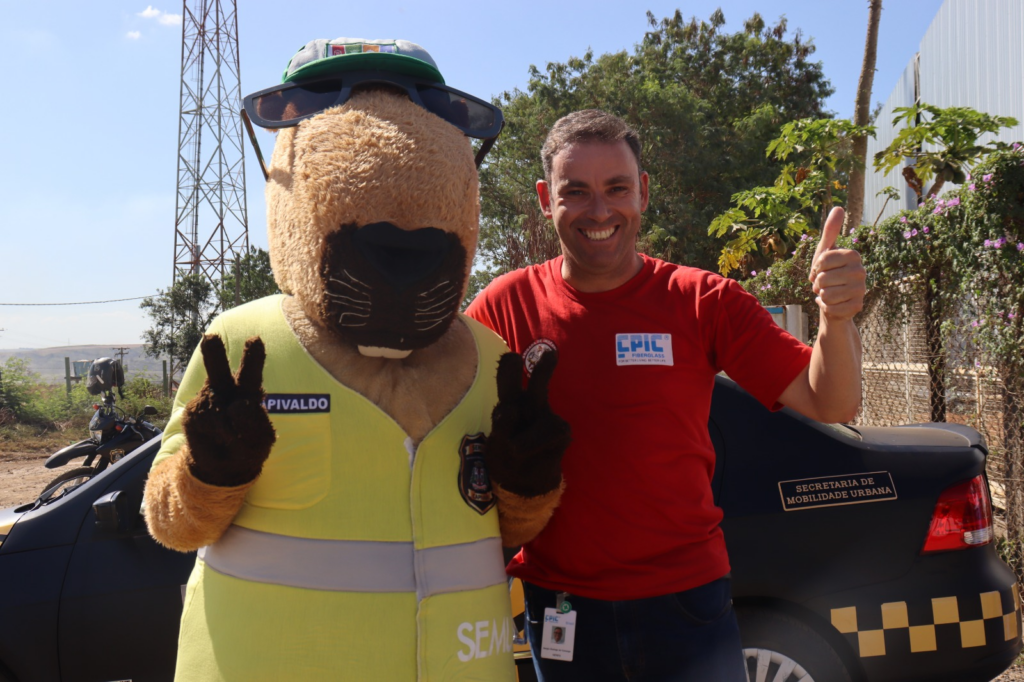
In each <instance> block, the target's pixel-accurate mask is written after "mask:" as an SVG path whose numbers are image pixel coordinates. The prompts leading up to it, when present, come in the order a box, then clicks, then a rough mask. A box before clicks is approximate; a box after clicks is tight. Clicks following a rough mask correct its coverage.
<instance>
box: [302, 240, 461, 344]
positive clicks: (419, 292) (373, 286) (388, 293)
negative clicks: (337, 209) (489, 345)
mask: <svg viewBox="0 0 1024 682" xmlns="http://www.w3.org/2000/svg"><path fill="white" fill-rule="evenodd" d="M466 259H467V254H466V249H465V247H463V246H462V243H461V242H460V241H459V239H458V236H457V235H455V234H452V233H450V232H445V231H443V230H440V229H438V228H434V227H424V228H420V229H416V230H403V229H400V228H398V227H396V226H395V225H393V224H391V223H389V222H381V223H374V224H372V225H366V226H364V227H355V226H349V227H343V228H342V229H341V230H339V231H337V232H334V233H331V234H330V235H328V236H327V239H326V242H325V248H324V252H323V257H322V260H321V266H320V272H321V278H322V280H323V287H324V289H323V298H322V300H321V306H322V313H321V319H323V320H324V321H325V323H326V324H327V325H328V326H329V327H330V328H332V329H334V330H335V331H336V332H337V333H338V335H339V336H342V337H345V338H348V339H350V340H351V341H352V342H353V343H355V344H356V345H358V346H359V348H360V351H361V352H363V354H364V355H366V354H371V355H376V353H374V352H367V351H365V350H364V349H368V348H390V349H394V350H398V351H412V350H416V349H419V348H426V347H427V346H429V345H431V344H433V343H434V342H435V341H437V340H438V339H439V338H441V337H442V336H443V335H444V333H445V332H446V331H447V330H448V327H449V325H450V324H451V323H452V321H453V320H454V319H455V315H456V313H457V312H458V307H459V302H460V300H461V299H462V292H463V286H464V283H465V273H466ZM406 354H407V353H406Z"/></svg>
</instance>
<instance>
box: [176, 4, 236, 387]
mask: <svg viewBox="0 0 1024 682" xmlns="http://www.w3.org/2000/svg"><path fill="white" fill-rule="evenodd" d="M240 81H241V75H240V67H239V58H238V14H237V6H236V0H183V3H182V26H181V90H180V97H179V100H180V101H179V118H178V189H177V204H176V208H175V216H174V280H175V281H177V279H178V278H179V277H182V276H185V275H192V274H202V275H204V276H205V277H206V278H208V279H209V280H210V282H212V283H213V284H214V286H215V287H217V286H218V285H219V284H220V282H221V280H223V278H224V274H225V269H226V267H227V266H228V264H230V262H231V260H232V259H233V257H234V256H235V255H236V254H239V253H241V254H244V253H246V252H247V251H248V249H249V218H248V212H247V209H246V203H245V147H244V145H243V132H242V122H241V119H240V118H239V116H238V112H239V110H240V109H241V104H242V95H241V83H240ZM197 315H198V311H195V312H193V320H192V321H193V323H194V322H195V321H196V320H195V317H196V316H197ZM185 323H186V320H178V319H174V320H172V322H171V327H172V329H171V336H172V338H173V337H174V336H175V334H176V333H177V332H178V330H179V329H181V328H182V327H183V326H184V324H185ZM184 350H185V351H186V352H191V350H192V349H191V348H189V349H184ZM173 355H178V353H173ZM173 355H172V358H171V380H172V381H173V380H174V377H175V376H176V374H177V373H178V372H179V371H180V369H181V367H180V364H181V363H179V362H178V361H177V360H175V358H174V357H173Z"/></svg>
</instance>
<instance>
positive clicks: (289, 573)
mask: <svg viewBox="0 0 1024 682" xmlns="http://www.w3.org/2000/svg"><path fill="white" fill-rule="evenodd" d="M245 112H246V113H247V114H248V117H249V118H250V119H251V120H252V122H253V123H255V124H257V125H260V126H264V127H268V128H276V129H278V135H277V140H276V143H275V148H274V154H273V158H272V160H271V163H270V165H269V167H268V168H267V169H266V171H265V172H266V173H267V190H266V195H267V213H268V230H269V242H270V257H271V264H272V265H273V269H274V276H275V278H276V279H277V282H278V283H279V285H280V286H281V289H282V291H284V292H285V293H284V294H283V295H279V296H271V297H268V298H264V299H261V300H258V301H254V302H251V303H248V304H246V305H243V306H241V307H238V308H234V309H232V310H229V311H227V312H225V313H223V314H222V315H220V316H219V317H218V318H217V319H216V321H214V323H213V324H212V326H211V327H210V329H209V331H208V333H207V335H206V336H205V338H204V340H203V342H202V344H201V345H200V348H199V349H197V350H196V352H195V354H194V355H193V356H192V360H191V362H189V364H188V369H187V371H186V372H185V375H184V377H183V380H182V384H181V388H180V389H179V391H178V394H177V398H176V399H175V403H174V411H173V414H172V416H171V420H170V423H169V424H168V426H167V430H166V432H165V434H164V440H163V444H162V447H161V449H160V452H159V454H158V456H157V458H156V460H155V462H154V464H153V470H152V472H151V474H150V478H149V482H148V484H147V487H146V498H145V499H146V502H145V507H146V519H147V522H148V524H149V528H150V532H151V533H152V534H153V536H154V537H155V538H156V539H157V540H158V541H159V542H161V543H162V544H164V545H166V546H168V547H171V548H174V549H178V550H182V551H191V550H195V549H199V556H198V559H197V561H196V567H195V570H194V571H193V573H192V576H191V578H190V579H189V582H188V588H187V591H186V596H185V605H184V614H183V616H182V623H181V635H180V640H179V653H178V661H177V671H176V675H177V678H176V679H178V680H182V681H188V682H197V681H198V682H208V681H210V682H212V681H219V680H225V681H231V682H234V681H239V682H242V681H244V682H255V681H258V680H273V681H275V682H280V681H281V680H303V681H304V682H306V681H310V680H331V681H332V682H333V681H335V680H360V681H364V680H373V681H377V680H381V681H385V682H397V681H404V680H410V681H411V680H419V681H428V680H429V681H434V680H480V681H486V682H495V681H499V680H512V679H514V677H515V671H514V665H513V661H512V655H511V640H512V637H513V636H514V632H513V631H514V629H515V628H514V625H513V624H512V620H511V618H510V607H509V595H508V585H507V582H506V577H505V573H504V566H503V562H502V551H501V543H502V540H504V542H505V544H506V545H508V546H514V545H516V544H519V543H522V542H524V541H526V540H528V539H530V538H531V537H532V536H533V535H535V534H536V533H537V532H539V530H540V528H541V527H543V525H544V524H545V523H546V521H547V519H548V518H549V516H550V514H551V513H552V510H553V508H554V506H555V505H556V504H557V501H558V498H559V496H560V494H561V492H560V491H561V463H560V459H561V453H562V451H564V449H565V446H566V445H567V444H568V440H569V433H568V427H567V425H566V424H565V423H564V422H563V421H562V420H561V419H559V418H558V417H557V416H556V415H554V414H553V413H551V411H550V409H549V408H548V406H547V388H546V381H547V379H548V378H549V377H550V375H551V372H552V370H553V368H554V363H555V358H554V357H553V356H550V357H547V358H546V361H544V362H542V365H543V367H542V368H541V369H539V370H535V371H534V372H533V375H532V376H531V378H530V381H529V383H528V384H527V385H526V386H525V388H524V384H523V378H524V374H523V371H522V361H521V359H520V358H519V356H517V355H511V354H508V355H504V356H503V354H505V353H507V348H506V347H505V345H504V343H503V342H502V341H501V340H500V339H499V338H498V337H497V336H495V335H494V334H493V333H492V332H490V331H489V330H487V329H486V328H484V327H483V326H481V325H480V324H478V323H477V322H475V321H473V320H471V319H469V318H467V317H465V316H462V315H460V314H459V313H458V310H459V304H460V302H461V300H462V298H463V295H464V293H465V290H466V282H467V278H468V275H469V272H470V267H471V263H472V260H473V254H474V251H475V249H476V241H477V232H478V220H479V199H478V191H479V188H478V180H477V173H476V168H475V166H474V154H473V151H472V146H471V144H470V141H469V139H468V138H467V136H473V137H478V138H481V139H484V145H486V147H489V146H490V143H491V142H493V138H494V137H496V136H497V134H498V132H499V131H500V129H501V123H502V119H501V113H500V112H499V111H498V110H497V109H496V108H494V107H493V106H492V105H490V104H488V103H487V102H484V101H482V100H478V99H476V98H473V97H470V96H468V95H465V94H464V93H460V92H458V91H457V90H453V89H452V88H450V87H448V86H446V85H444V81H443V79H442V77H441V74H440V73H439V71H438V69H437V67H436V65H435V64H434V61H433V60H432V59H431V57H430V55H429V54H427V52H426V51H425V50H424V49H423V48H422V47H420V46H418V45H415V44H413V43H409V42H407V41H402V40H357V39H346V38H339V39H336V40H315V41H313V42H311V43H309V44H307V45H306V46H305V47H303V48H302V49H301V50H299V52H298V53H297V54H296V55H295V56H294V57H293V58H292V60H291V62H290V63H289V65H288V68H287V70H286V72H285V77H284V83H283V84H282V85H279V86H276V87H274V88H269V89H267V90H263V91H260V92H258V93H255V94H253V95H250V96H248V97H246V98H245ZM483 153H486V149H483V150H482V152H481V153H480V154H479V155H478V156H481V157H482V155H483ZM233 368H234V369H235V372H234V373H232V369H233ZM496 375H497V380H496ZM499 393H500V398H501V401H500V404H499ZM492 419H493V422H492ZM492 426H493V428H492ZM499 520H500V524H499Z"/></svg>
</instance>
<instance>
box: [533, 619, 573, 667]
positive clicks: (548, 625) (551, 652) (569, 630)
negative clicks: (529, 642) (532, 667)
mask: <svg viewBox="0 0 1024 682" xmlns="http://www.w3.org/2000/svg"><path fill="white" fill-rule="evenodd" d="M575 642H576V612H575V611H569V612H568V613H561V612H560V611H559V610H558V609H552V608H547V609H544V630H543V631H542V632H541V644H540V657H541V658H551V659H554V660H556V661H571V660H572V650H573V646H574V645H575Z"/></svg>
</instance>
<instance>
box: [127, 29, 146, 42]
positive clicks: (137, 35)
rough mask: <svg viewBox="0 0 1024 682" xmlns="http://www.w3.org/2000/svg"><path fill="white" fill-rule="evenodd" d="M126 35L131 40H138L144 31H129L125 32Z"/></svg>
mask: <svg viewBox="0 0 1024 682" xmlns="http://www.w3.org/2000/svg"><path fill="white" fill-rule="evenodd" d="M125 37H126V38H128V39H129V40H138V39H139V38H141V37H142V33H141V32H139V31H128V33H126V34H125Z"/></svg>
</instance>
